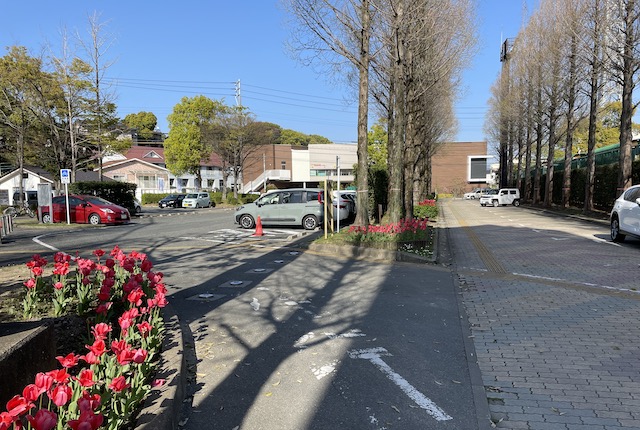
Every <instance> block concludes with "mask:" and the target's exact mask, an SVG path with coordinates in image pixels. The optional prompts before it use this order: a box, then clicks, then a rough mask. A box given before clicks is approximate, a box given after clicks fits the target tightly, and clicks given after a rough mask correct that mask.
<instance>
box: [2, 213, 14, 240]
mask: <svg viewBox="0 0 640 430" xmlns="http://www.w3.org/2000/svg"><path fill="white" fill-rule="evenodd" d="M12 231H13V217H12V216H9V215H2V223H0V240H2V238H4V237H5V236H7V235H9V233H11V232H12Z"/></svg>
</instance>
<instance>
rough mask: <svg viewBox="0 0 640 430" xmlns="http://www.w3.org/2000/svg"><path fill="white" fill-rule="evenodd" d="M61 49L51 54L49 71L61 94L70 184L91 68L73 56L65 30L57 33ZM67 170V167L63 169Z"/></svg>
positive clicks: (76, 155)
mask: <svg viewBox="0 0 640 430" xmlns="http://www.w3.org/2000/svg"><path fill="white" fill-rule="evenodd" d="M61 36H62V48H61V52H60V55H59V56H55V55H52V56H51V61H52V63H53V69H54V72H55V75H56V77H57V79H58V82H59V85H60V87H61V89H62V92H63V94H64V101H65V106H64V110H63V111H62V112H63V114H62V116H63V117H64V118H65V120H66V127H67V130H66V132H67V133H68V138H69V145H70V148H69V152H70V155H71V166H69V167H71V182H75V180H76V172H77V170H78V163H79V149H80V141H81V135H80V132H79V131H80V123H81V120H82V118H83V116H84V112H85V109H86V107H87V97H88V94H87V92H88V90H89V88H90V86H91V82H90V73H91V72H92V70H91V66H89V65H88V64H87V63H85V62H84V61H82V60H81V59H79V58H78V57H76V56H75V55H74V54H73V52H72V50H71V47H70V46H69V38H68V37H67V33H66V30H65V29H63V30H62V32H61ZM65 167H68V166H65Z"/></svg>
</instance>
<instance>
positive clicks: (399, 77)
mask: <svg viewBox="0 0 640 430" xmlns="http://www.w3.org/2000/svg"><path fill="white" fill-rule="evenodd" d="M403 18H404V9H403V5H402V2H400V4H399V5H398V8H397V10H396V15H395V17H394V57H395V60H394V64H393V81H394V84H395V85H394V91H393V95H392V97H391V98H392V103H391V104H392V105H393V117H394V121H393V129H391V133H390V136H389V137H390V139H389V140H390V141H392V142H393V144H392V147H391V148H389V218H390V221H391V222H399V221H400V220H401V219H402V218H403V209H404V206H403V204H402V197H403V195H404V193H403V190H404V184H403V170H404V169H403V160H404V156H403V153H404V146H405V119H406V118H405V114H406V108H405V98H406V86H405V80H404V71H403V69H404V46H403V37H402V35H401V32H402V21H403Z"/></svg>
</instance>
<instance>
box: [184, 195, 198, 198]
mask: <svg viewBox="0 0 640 430" xmlns="http://www.w3.org/2000/svg"><path fill="white" fill-rule="evenodd" d="M197 198H198V195H197V194H187V195H186V197H185V199H197Z"/></svg>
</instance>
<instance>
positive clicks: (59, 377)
mask: <svg viewBox="0 0 640 430" xmlns="http://www.w3.org/2000/svg"><path fill="white" fill-rule="evenodd" d="M47 375H49V376H51V377H52V378H53V380H54V381H55V382H57V383H58V384H66V383H67V382H68V381H69V374H68V373H67V369H58V370H50V371H48V372H47Z"/></svg>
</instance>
